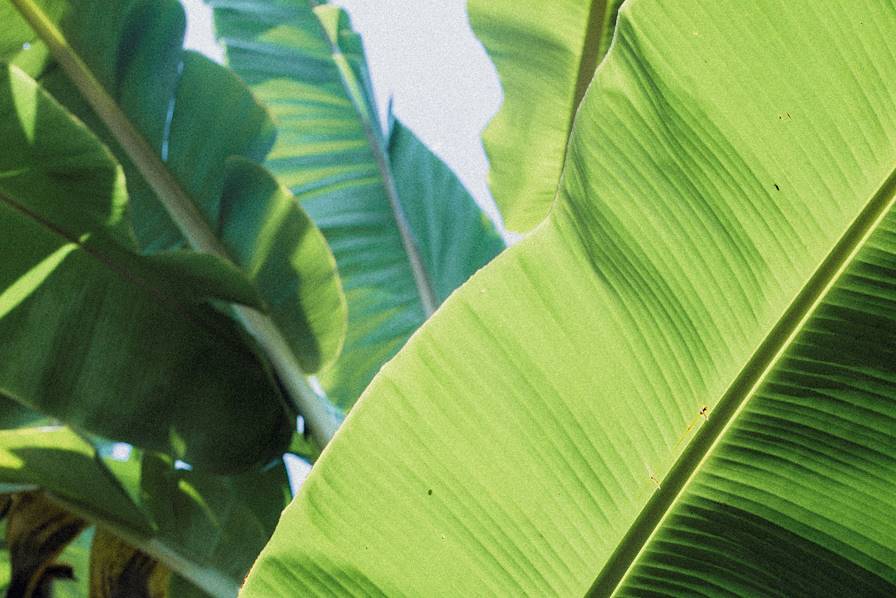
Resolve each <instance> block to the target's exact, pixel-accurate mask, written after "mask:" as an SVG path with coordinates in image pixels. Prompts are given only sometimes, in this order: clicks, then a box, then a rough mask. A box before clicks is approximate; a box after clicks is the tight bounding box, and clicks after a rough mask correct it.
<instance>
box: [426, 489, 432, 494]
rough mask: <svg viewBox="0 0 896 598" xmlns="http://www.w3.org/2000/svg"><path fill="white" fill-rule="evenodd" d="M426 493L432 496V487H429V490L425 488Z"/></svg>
mask: <svg viewBox="0 0 896 598" xmlns="http://www.w3.org/2000/svg"><path fill="white" fill-rule="evenodd" d="M426 494H427V495H429V496H432V488H430V489H429V490H427V491H426Z"/></svg>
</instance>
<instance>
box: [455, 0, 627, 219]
mask: <svg viewBox="0 0 896 598" xmlns="http://www.w3.org/2000/svg"><path fill="white" fill-rule="evenodd" d="M621 4H622V0H561V1H557V0H528V1H526V2H518V1H515V0H469V3H468V10H469V12H470V23H471V25H472V26H473V31H474V32H475V33H476V35H477V36H478V37H479V39H480V41H482V43H483V45H484V46H485V48H486V50H487V51H488V53H489V56H490V57H491V59H492V60H493V61H494V62H495V66H496V67H497V69H498V74H499V76H500V78H501V86H502V87H503V89H504V103H503V105H502V106H501V110H500V111H499V112H498V114H497V115H496V116H495V118H494V119H492V121H491V123H489V126H488V128H487V129H486V130H485V133H484V134H483V141H484V143H485V149H486V152H487V153H488V157H489V161H490V169H491V170H490V172H489V186H490V187H491V191H492V194H493V195H494V196H495V201H497V203H498V206H499V207H500V208H501V214H502V215H503V216H504V222H505V224H506V226H507V228H508V229H510V230H513V231H519V232H525V231H528V230H530V229H531V228H533V227H534V226H535V225H536V224H538V223H539V222H541V221H542V220H543V219H544V217H545V216H546V215H547V213H548V210H549V209H550V207H551V204H552V203H553V201H554V195H555V193H556V191H557V183H558V181H559V180H560V170H561V168H562V166H563V160H564V158H565V157H566V146H567V144H568V142H569V134H570V132H571V131H572V121H573V117H574V116H575V114H576V110H578V108H579V104H580V103H581V101H582V98H583V97H584V95H585V90H586V89H587V88H588V84H589V83H591V78H592V77H593V76H594V69H595V68H596V66H597V64H598V63H599V62H600V60H601V58H603V56H604V55H605V54H606V52H607V49H608V48H609V45H610V40H611V39H612V36H613V28H614V26H615V24H616V13H617V12H618V10H619V6H620V5H621Z"/></svg>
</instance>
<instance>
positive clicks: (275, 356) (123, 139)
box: [11, 0, 339, 448]
mask: <svg viewBox="0 0 896 598" xmlns="http://www.w3.org/2000/svg"><path fill="white" fill-rule="evenodd" d="M11 1H12V3H13V5H15V7H16V8H17V9H18V10H19V12H20V13H21V14H22V16H24V17H25V19H26V20H27V21H28V22H29V24H30V25H31V27H33V28H34V30H35V32H36V33H37V34H38V35H39V36H40V37H41V39H42V40H43V41H44V43H46V44H47V47H49V49H50V52H51V53H52V55H53V58H55V59H56V61H57V62H58V63H59V65H60V66H61V67H62V70H63V71H64V72H65V74H66V75H67V76H68V77H69V79H71V81H72V83H74V85H75V86H76V87H77V88H78V91H79V92H80V93H81V95H82V96H83V97H84V99H85V100H86V101H87V103H88V104H89V105H90V107H91V108H92V109H93V110H94V112H96V114H97V115H98V116H99V117H100V119H101V120H102V121H103V123H104V124H105V125H106V126H107V127H108V128H109V130H110V131H111V133H112V135H113V137H115V140H116V141H117V142H118V143H119V144H120V145H121V147H122V148H123V149H124V151H125V153H127V155H128V156H129V157H130V158H131V160H132V161H133V163H134V164H135V165H136V167H137V169H138V170H139V171H140V174H142V175H143V177H144V178H145V179H146V181H147V183H148V184H149V186H150V187H151V188H152V190H153V191H154V192H155V193H156V195H157V196H158V198H159V200H160V201H161V203H162V205H163V206H164V207H165V210H166V211H167V212H168V214H169V215H170V216H171V219H172V221H174V223H175V225H176V226H177V227H178V229H179V230H180V232H181V234H183V236H184V238H185V239H186V240H187V242H188V243H189V244H190V246H191V247H193V249H195V250H196V251H200V252H203V253H208V254H211V255H214V256H216V257H219V258H222V259H225V260H228V261H230V262H232V261H233V260H232V259H231V257H230V256H229V255H228V252H227V250H226V249H225V247H224V245H223V244H222V243H221V241H220V240H219V239H218V237H217V236H216V235H215V233H214V231H213V230H212V228H211V227H210V226H209V224H208V223H207V222H206V221H205V218H203V216H202V214H201V213H200V212H199V209H198V208H197V207H196V204H195V203H193V201H192V200H191V199H190V197H189V196H188V195H187V193H186V192H185V191H184V190H183V188H182V187H181V185H180V183H179V182H178V181H177V179H176V178H175V177H174V175H173V174H172V173H171V171H170V170H169V169H168V167H167V166H166V165H165V163H164V162H162V159H161V157H160V156H159V155H158V153H157V152H156V151H155V150H154V149H153V148H152V147H151V146H150V145H149V143H147V142H146V140H145V139H144V138H143V136H142V135H141V134H140V132H139V131H138V130H137V129H136V128H135V127H134V125H133V124H132V123H131V121H130V119H129V118H128V116H127V115H126V114H125V113H124V112H123V111H122V110H121V108H120V107H119V106H118V104H117V103H116V102H115V100H114V99H112V97H111V96H110V95H109V94H108V93H107V92H106V90H105V88H103V86H102V85H101V84H100V82H99V81H98V80H97V79H96V77H95V76H94V75H93V73H92V72H91V70H90V68H89V67H88V66H87V65H86V64H85V63H84V61H83V60H81V58H80V56H78V54H77V53H76V52H75V51H74V50H73V49H72V47H71V46H70V45H69V44H68V42H67V41H66V39H65V37H64V36H63V35H62V33H61V32H60V31H59V29H57V27H56V26H55V24H54V23H53V22H52V21H50V19H49V18H48V17H47V15H46V14H45V13H44V12H43V11H42V10H41V9H40V7H38V6H37V5H36V4H35V3H34V0H11ZM232 309H233V312H234V314H235V315H236V317H237V318H238V320H239V321H240V323H241V324H242V325H243V326H244V328H245V329H246V330H247V331H248V332H249V333H250V334H251V335H253V336H254V337H255V339H256V340H257V341H258V344H259V345H260V346H261V348H262V350H263V351H264V352H265V354H266V356H267V357H268V359H269V360H270V362H271V364H272V365H273V367H274V371H275V372H276V373H277V375H278V376H279V377H280V379H281V381H282V382H283V386H284V387H285V389H286V392H287V395H288V397H289V399H290V402H291V404H292V406H293V408H294V409H295V410H296V411H297V412H298V413H300V414H301V415H302V416H303V417H304V418H305V421H306V423H307V425H308V428H309V430H310V432H311V436H312V438H313V439H314V440H315V442H316V443H317V444H318V445H320V447H321V448H323V447H324V446H326V445H327V443H329V441H330V439H332V437H333V434H334V433H335V432H336V429H338V427H339V421H338V419H336V418H335V417H334V416H333V415H332V414H331V413H330V412H329V411H328V410H327V409H326V407H325V406H324V405H323V401H321V399H320V397H318V396H317V393H315V392H314V390H313V389H312V388H311V386H310V385H309V384H308V381H307V379H306V375H305V372H304V371H303V370H302V368H301V367H300V366H299V363H298V360H297V359H296V357H295V355H294V354H293V352H292V350H291V349H290V348H289V344H288V343H287V342H286V339H285V338H284V336H283V334H282V333H281V332H280V330H279V328H277V326H276V324H275V323H274V322H273V320H272V319H271V318H270V317H269V316H267V315H265V314H262V313H260V312H258V311H257V310H254V309H252V308H249V307H245V306H242V305H233V306H232Z"/></svg>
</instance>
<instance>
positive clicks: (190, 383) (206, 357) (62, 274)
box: [0, 66, 291, 470]
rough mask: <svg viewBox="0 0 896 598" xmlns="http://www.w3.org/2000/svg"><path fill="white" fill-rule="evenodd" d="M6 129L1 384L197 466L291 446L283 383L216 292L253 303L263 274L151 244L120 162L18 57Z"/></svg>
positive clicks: (31, 401) (73, 419)
mask: <svg viewBox="0 0 896 598" xmlns="http://www.w3.org/2000/svg"><path fill="white" fill-rule="evenodd" d="M0 138H2V139H3V148H2V150H0V228H2V230H3V235H2V236H0V254H2V255H3V260H2V263H0V395H6V396H9V397H11V398H13V399H15V400H17V401H19V402H21V403H23V404H25V405H28V406H29V407H32V408H34V409H37V410H39V411H42V412H44V413H46V414H48V415H51V416H53V417H56V418H59V419H62V420H64V421H66V422H68V423H69V424H71V425H72V426H74V427H75V428H78V429H86V430H91V431H93V432H95V433H98V434H101V435H104V436H107V437H113V438H118V439H121V440H126V441H128V442H132V443H136V444H139V445H142V446H145V447H149V448H152V449H154V450H159V451H165V452H169V453H171V454H173V455H176V456H178V457H181V458H183V459H186V460H188V461H190V462H192V463H195V464H197V465H202V466H208V467H212V468H216V469H228V470H236V469H240V468H245V467H249V466H251V465H255V464H258V463H262V462H265V461H267V460H269V459H271V458H273V457H275V456H277V455H279V454H280V453H281V452H282V451H283V449H284V448H285V446H286V443H287V442H288V439H289V433H290V429H291V422H290V418H289V417H288V416H287V414H286V412H285V411H284V409H283V408H282V406H281V404H280V402H279V400H278V397H279V391H278V390H277V387H276V385H275V384H274V382H273V381H272V380H271V379H270V376H269V374H268V372H267V369H266V367H265V366H264V365H263V364H262V363H260V362H259V360H258V359H257V357H256V356H255V355H254V353H253V351H252V350H251V349H250V348H249V347H248V346H247V345H246V343H245V341H244V339H243V338H242V336H241V334H240V333H239V331H238V330H236V328H235V326H234V324H233V323H232V322H231V320H230V319H229V318H227V317H225V316H223V315H222V314H220V313H219V312H218V311H217V310H215V309H214V308H213V307H212V306H211V305H210V304H209V303H208V301H207V300H210V299H216V300H229V301H239V302H243V303H249V304H253V302H255V301H257V296H256V295H255V294H254V289H253V287H252V286H251V284H249V283H248V282H246V283H245V284H243V283H241V282H240V281H241V280H242V277H241V276H240V275H239V274H238V272H237V271H236V269H235V268H233V267H232V266H229V267H228V266H227V264H226V263H224V262H221V261H220V260H216V259H213V258H211V257H210V256H205V255H202V254H196V253H189V252H183V251H178V252H168V253H165V254H157V255H154V256H141V255H139V254H138V253H137V248H136V245H135V243H134V241H133V233H132V230H131V228H130V226H129V223H128V220H127V216H126V214H127V202H126V200H127V194H126V192H125V188H124V178H123V176H122V172H121V168H120V167H119V166H118V165H117V164H116V162H115V161H114V159H113V158H112V156H111V154H110V153H109V151H108V150H106V149H105V147H104V146H103V145H102V144H100V143H99V141H97V139H96V138H95V137H94V136H93V135H92V134H91V133H90V131H89V130H87V129H86V128H85V127H84V125H83V124H81V123H80V122H79V121H77V120H75V119H74V118H73V117H72V116H71V115H70V114H68V113H67V112H66V111H65V110H64V109H63V108H62V107H61V106H59V104H57V103H56V102H55V101H54V100H53V99H52V98H51V97H49V96H48V95H47V94H46V93H45V92H43V91H42V90H41V89H40V88H39V87H38V85H37V84H36V83H35V81H34V80H33V79H31V78H30V77H28V76H27V75H26V74H24V73H23V72H22V71H21V70H19V69H18V68H16V67H14V66H13V67H8V68H7V67H4V68H2V69H0Z"/></svg>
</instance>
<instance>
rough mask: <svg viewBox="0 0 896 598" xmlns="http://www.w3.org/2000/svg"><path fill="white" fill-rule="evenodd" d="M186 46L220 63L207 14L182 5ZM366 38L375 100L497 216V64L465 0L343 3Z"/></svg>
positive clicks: (189, 2)
mask: <svg viewBox="0 0 896 598" xmlns="http://www.w3.org/2000/svg"><path fill="white" fill-rule="evenodd" d="M183 2H184V5H185V6H186V8H187V14H188V18H189V26H188V29H187V46H188V47H192V48H196V49H198V50H201V51H203V52H205V53H206V54H209V55H210V56H212V57H213V58H217V59H218V60H221V58H222V56H223V53H222V52H221V50H220V48H218V47H216V45H215V42H214V37H213V33H212V21H211V15H210V11H209V9H208V8H207V7H206V6H205V4H203V2H202V0H183ZM334 4H338V5H340V6H342V7H343V8H345V9H346V10H347V11H348V12H349V14H350V15H351V17H352V24H353V25H354V28H355V29H356V30H357V31H358V32H359V33H360V34H361V35H362V36H363V39H364V44H365V48H366V50H367V58H368V62H369V65H370V70H371V74H372V77H373V84H374V89H375V93H376V96H377V101H378V103H379V107H380V110H381V111H385V109H386V106H387V103H388V99H389V98H390V97H392V98H393V110H394V112H395V114H396V115H397V116H398V118H400V119H401V120H402V121H403V122H404V123H405V124H407V125H408V126H409V127H410V128H411V129H413V130H414V132H416V133H417V135H418V136H420V138H421V139H422V140H423V141H424V142H425V143H426V144H427V145H428V146H429V147H430V149H432V150H433V151H434V152H435V153H437V154H438V155H439V156H440V157H441V158H442V159H443V160H445V162H447V163H448V165H449V166H451V168H452V169H453V170H454V171H455V172H456V173H457V174H458V176H459V177H460V178H461V180H462V181H463V182H464V184H465V185H466V186H467V189H469V190H470V192H471V193H472V194H473V196H474V197H475V198H476V200H477V201H478V202H479V204H480V205H482V206H483V207H484V208H485V209H486V210H487V211H488V212H489V213H490V215H492V217H494V216H495V215H496V211H495V208H494V202H493V201H492V199H491V195H490V193H489V191H488V187H487V185H486V174H487V172H488V165H487V162H486V159H485V153H484V152H483V150H482V144H481V141H480V135H481V133H482V129H483V128H484V127H485V125H486V124H487V123H488V121H489V119H490V118H491V117H492V115H494V113H495V112H496V111H497V110H498V107H499V106H500V103H501V88H500V85H499V83H498V78H497V75H496V73H495V70H494V67H493V66H492V63H491V61H490V60H489V59H488V57H487V55H486V54H485V51H484V50H483V49H482V46H481V45H480V44H479V42H478V41H477V40H476V38H475V37H474V36H473V33H472V31H470V26H469V24H468V22H467V16H466V0H414V1H413V2H410V1H408V0H338V1H335V2H334Z"/></svg>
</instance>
